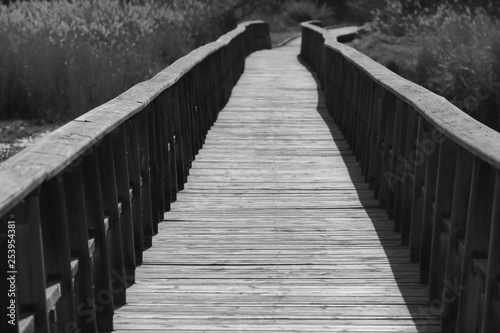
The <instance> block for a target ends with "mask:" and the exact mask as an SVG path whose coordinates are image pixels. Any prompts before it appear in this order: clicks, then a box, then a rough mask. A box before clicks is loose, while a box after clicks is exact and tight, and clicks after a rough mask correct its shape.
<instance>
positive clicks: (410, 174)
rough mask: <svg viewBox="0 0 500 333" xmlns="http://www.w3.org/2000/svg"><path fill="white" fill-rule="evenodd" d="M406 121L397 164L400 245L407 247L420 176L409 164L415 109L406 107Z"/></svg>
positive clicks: (413, 146) (412, 165) (412, 154)
mask: <svg viewBox="0 0 500 333" xmlns="http://www.w3.org/2000/svg"><path fill="white" fill-rule="evenodd" d="M407 112H408V120H407V123H406V124H407V125H406V126H405V127H404V128H403V129H404V130H405V133H406V137H405V134H404V133H403V137H405V138H404V145H403V146H404V147H403V148H404V153H403V154H402V157H403V159H401V160H399V161H398V163H399V164H400V165H401V167H400V168H399V170H401V173H402V174H401V177H402V178H403V179H402V185H403V199H402V204H401V244H402V245H409V243H410V230H411V221H412V212H413V204H414V200H413V192H414V190H415V185H416V184H417V183H416V181H415V180H416V179H417V178H419V177H420V174H418V175H417V174H416V168H415V164H413V163H410V157H413V158H412V159H411V160H412V161H415V159H414V156H415V153H416V151H415V144H414V141H415V138H417V137H418V115H417V111H415V109H413V108H410V107H408V108H407Z"/></svg>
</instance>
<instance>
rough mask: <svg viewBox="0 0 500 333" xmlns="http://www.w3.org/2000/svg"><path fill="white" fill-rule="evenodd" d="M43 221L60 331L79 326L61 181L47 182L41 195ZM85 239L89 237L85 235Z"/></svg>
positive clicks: (48, 264)
mask: <svg viewBox="0 0 500 333" xmlns="http://www.w3.org/2000/svg"><path fill="white" fill-rule="evenodd" d="M40 217H41V226H42V236H43V248H44V257H45V265H44V266H45V274H46V276H47V280H48V282H49V283H50V282H54V283H60V285H61V298H60V299H59V300H58V302H57V306H56V309H55V311H56V318H57V330H58V331H64V330H65V329H66V327H67V324H68V323H69V324H70V325H71V324H72V323H76V309H75V297H74V292H73V273H72V271H71V258H70V245H69V233H68V219H67V213H66V201H65V194H64V187H63V182H62V177H60V176H57V177H54V178H52V179H50V180H49V181H47V182H45V183H44V184H43V185H42V187H41V192H40ZM84 236H86V235H84Z"/></svg>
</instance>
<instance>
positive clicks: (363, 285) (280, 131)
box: [115, 40, 438, 332]
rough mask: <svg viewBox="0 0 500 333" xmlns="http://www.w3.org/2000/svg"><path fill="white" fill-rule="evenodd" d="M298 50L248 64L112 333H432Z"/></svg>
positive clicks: (412, 275)
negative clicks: (114, 331)
mask: <svg viewBox="0 0 500 333" xmlns="http://www.w3.org/2000/svg"><path fill="white" fill-rule="evenodd" d="M299 42H300V41H299V40H297V41H294V42H292V43H290V44H288V45H287V46H285V47H281V48H278V49H274V50H265V51H260V52H257V53H254V54H252V55H251V56H250V57H249V58H248V59H247V64H246V70H245V73H244V74H243V76H242V77H241V79H240V81H239V83H238V85H237V86H236V87H235V89H234V91H233V95H232V97H231V99H230V101H229V103H228V105H227V106H226V108H225V109H224V110H223V111H222V112H221V113H220V115H219V119H218V120H217V122H216V124H215V125H214V126H213V128H212V129H211V130H210V132H209V134H208V137H207V140H206V143H205V145H204V147H203V149H202V150H201V151H200V154H199V155H198V156H197V157H196V160H195V161H194V162H193V168H192V169H191V172H190V176H189V179H188V183H187V184H186V188H185V190H184V191H183V192H181V193H179V195H178V201H177V202H176V203H174V204H173V205H172V211H171V212H168V213H166V214H165V221H163V222H162V223H161V224H160V225H159V232H158V235H157V236H155V237H154V239H153V247H152V248H151V249H149V250H148V251H146V252H145V254H144V263H143V264H142V266H140V267H138V269H137V271H136V284H135V285H133V286H132V287H130V288H129V289H128V290H127V300H128V304H127V305H125V306H124V307H122V308H120V309H118V310H117V311H116V314H115V327H116V330H117V332H278V331H279V332H419V329H420V332H437V331H438V326H437V322H435V320H434V319H433V317H432V316H430V315H429V312H428V311H426V304H427V292H426V287H425V285H419V284H418V267H417V265H416V264H412V263H410V262H409V259H408V258H409V253H408V250H407V248H406V247H402V246H400V245H399V244H400V241H399V237H398V234H397V233H394V232H393V223H392V221H388V220H387V217H386V214H385V211H384V210H382V209H379V208H377V207H378V206H377V201H376V200H373V199H372V198H373V193H372V192H371V191H370V190H368V185H367V184H366V183H364V182H363V177H361V176H360V171H359V168H358V165H357V163H356V161H355V157H354V156H353V155H352V153H351V152H350V150H349V148H348V146H347V144H346V143H345V141H344V140H343V138H342V135H341V133H340V131H339V130H338V129H337V127H336V126H335V125H334V123H333V121H332V120H331V118H330V117H329V115H328V113H327V110H326V108H325V106H324V101H323V98H322V94H321V93H320V92H319V91H318V86H317V82H316V81H315V79H314V77H313V76H312V75H311V73H310V72H309V71H308V70H307V69H306V68H305V67H304V66H303V65H301V64H300V63H299V61H298V60H297V54H298V52H299V45H300V44H299Z"/></svg>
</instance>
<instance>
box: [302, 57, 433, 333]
mask: <svg viewBox="0 0 500 333" xmlns="http://www.w3.org/2000/svg"><path fill="white" fill-rule="evenodd" d="M297 58H298V61H299V62H300V63H301V64H302V65H303V66H304V67H305V68H306V69H307V70H308V71H309V72H310V73H311V75H312V76H313V78H314V80H315V81H316V84H317V86H318V89H317V93H318V105H317V111H318V113H319V114H320V115H321V117H322V118H323V120H324V121H325V123H326V124H327V125H328V128H329V130H330V133H331V135H332V139H333V141H334V142H335V144H336V145H337V146H338V147H339V149H340V151H341V156H342V159H343V161H344V163H345V165H346V167H347V170H348V172H349V176H350V178H351V180H352V183H353V185H354V187H355V189H356V192H357V193H358V196H359V201H360V203H361V204H362V206H363V208H364V209H365V211H366V213H367V215H368V216H369V217H370V219H371V221H372V223H373V226H374V228H375V230H376V232H377V235H378V238H379V240H380V244H381V245H382V246H383V249H384V251H385V254H386V256H387V259H388V261H389V263H390V266H391V269H392V273H393V275H394V279H395V281H396V283H397V285H398V287H399V290H400V292H401V295H402V297H403V299H404V301H405V303H406V306H407V308H408V311H409V313H410V314H411V316H412V318H411V319H413V321H414V322H415V325H416V327H417V329H418V331H419V332H440V324H439V321H438V320H437V319H435V318H437V317H438V316H439V315H440V313H439V309H431V308H429V306H428V304H430V303H429V302H428V298H427V285H425V284H419V283H418V279H419V270H418V264H416V263H409V262H410V251H409V249H408V248H407V247H406V246H403V245H401V242H400V240H399V235H400V234H399V233H398V232H396V231H395V230H394V221H392V220H390V219H389V218H388V217H387V214H386V210H385V209H384V208H380V207H378V206H374V205H373V199H374V198H375V194H374V191H373V190H371V189H367V185H368V184H367V182H365V181H362V180H360V177H364V176H363V174H362V171H361V167H360V165H359V163H358V162H353V158H355V155H354V153H353V152H352V150H351V149H350V147H349V145H348V144H347V142H346V140H345V139H344V135H343V134H342V132H341V130H340V129H339V128H338V127H337V126H336V125H335V123H334V122H332V117H331V115H330V114H329V111H328V109H327V108H326V105H325V99H324V92H323V90H322V88H321V84H320V82H319V79H318V77H317V76H316V74H315V73H314V72H313V71H312V69H311V68H310V67H309V66H308V65H307V64H306V63H305V62H304V61H302V59H301V58H300V56H299V57H297ZM356 160H357V159H356ZM375 199H376V198H375ZM381 213H382V214H381ZM381 215H382V216H384V217H383V218H381ZM402 254H403V255H404V256H403V258H402ZM405 261H406V262H405ZM409 267H410V269H411V270H410V271H409V270H408V268H409ZM429 318H431V319H429Z"/></svg>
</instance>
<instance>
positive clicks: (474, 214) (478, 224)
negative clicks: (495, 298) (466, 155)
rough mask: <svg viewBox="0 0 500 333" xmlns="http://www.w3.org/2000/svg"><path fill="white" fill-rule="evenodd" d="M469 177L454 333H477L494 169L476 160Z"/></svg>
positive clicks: (490, 217) (490, 216)
mask: <svg viewBox="0 0 500 333" xmlns="http://www.w3.org/2000/svg"><path fill="white" fill-rule="evenodd" d="M472 174H473V176H472V184H471V193H470V200H469V210H468V214H467V229H466V235H465V249H464V256H463V257H464V259H463V266H462V267H463V271H462V279H461V282H460V283H461V284H462V285H465V286H467V288H466V289H464V290H463V291H462V293H461V295H460V300H459V306H458V317H457V333H460V332H464V333H465V332H477V331H480V323H481V312H482V310H483V302H484V287H485V285H484V282H485V281H484V279H485V275H484V273H485V269H484V268H485V266H486V264H485V262H486V257H487V253H488V244H489V234H490V227H491V219H492V210H493V209H492V208H493V195H494V187H495V176H496V169H495V168H493V167H492V166H491V165H490V164H487V163H486V162H483V161H481V160H480V159H479V158H477V157H476V158H475V161H474V171H473V173H472Z"/></svg>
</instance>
